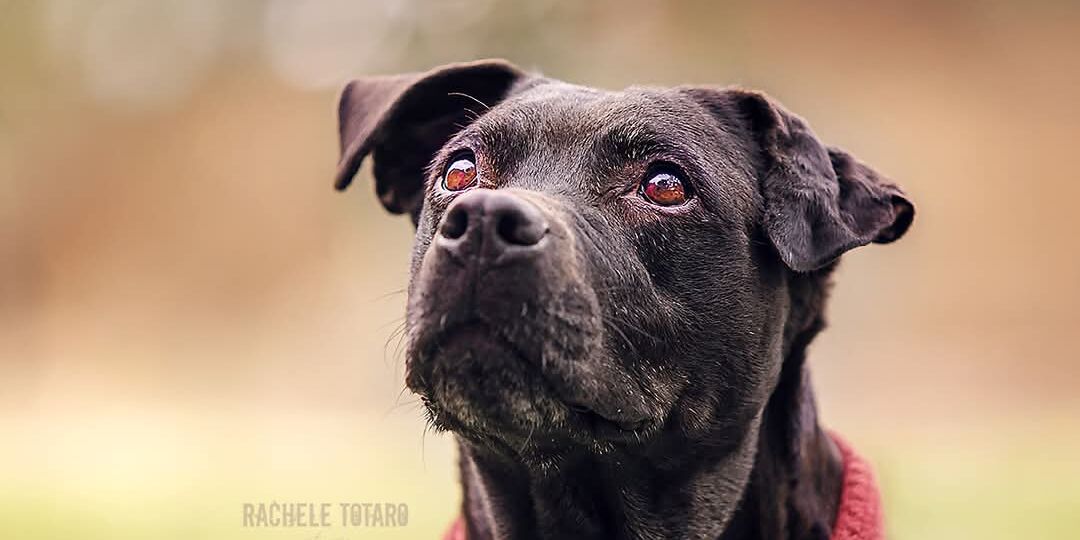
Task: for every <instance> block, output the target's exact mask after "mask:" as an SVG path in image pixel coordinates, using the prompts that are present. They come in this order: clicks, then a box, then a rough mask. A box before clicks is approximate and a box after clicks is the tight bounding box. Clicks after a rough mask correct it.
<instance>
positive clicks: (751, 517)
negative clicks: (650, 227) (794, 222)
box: [460, 279, 843, 540]
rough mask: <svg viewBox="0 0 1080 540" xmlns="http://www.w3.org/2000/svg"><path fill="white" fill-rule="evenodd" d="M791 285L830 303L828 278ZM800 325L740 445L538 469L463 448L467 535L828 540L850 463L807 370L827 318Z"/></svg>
mask: <svg viewBox="0 0 1080 540" xmlns="http://www.w3.org/2000/svg"><path fill="white" fill-rule="evenodd" d="M821 281H823V279H821ZM791 285H792V291H791V292H792V295H793V301H794V302H796V303H803V302H806V303H803V304H802V305H804V306H807V305H809V306H810V307H812V308H819V307H821V304H822V303H823V301H824V287H819V286H821V285H823V284H822V283H821V282H820V281H817V282H815V283H810V284H800V283H792V284H791ZM811 285H813V286H811ZM818 291H821V293H820V294H819V292H818ZM803 293H805V294H808V295H809V296H808V297H798V295H799V294H803ZM805 313H806V312H803V314H805ZM801 319H802V320H800V318H799V317H793V318H792V320H790V321H789V322H788V326H787V331H786V333H787V335H786V336H785V338H786V339H785V343H786V346H785V360H784V367H783V369H782V371H781V375H780V380H779V381H778V383H777V386H776V389H775V390H774V391H773V393H772V395H771V397H770V399H769V401H768V403H767V405H766V406H765V408H764V410H763V411H762V414H761V415H759V417H758V418H757V419H755V421H754V422H753V424H752V426H751V428H750V429H748V430H746V431H745V432H744V434H743V436H742V437H741V438H738V439H739V440H737V441H735V442H730V440H731V439H732V438H731V437H730V436H728V437H719V439H722V440H724V441H727V442H724V443H716V444H708V443H706V444H697V445H681V446H682V447H680V445H673V446H670V447H666V448H663V449H659V450H658V451H654V452H651V453H648V454H646V455H641V454H634V455H629V454H625V453H614V454H605V455H602V456H597V455H596V454H594V453H591V452H586V451H582V452H581V453H580V454H569V455H566V456H562V457H561V459H560V460H559V462H558V466H547V467H537V466H531V465H529V464H527V463H525V462H524V461H523V460H520V459H515V458H514V457H512V456H508V455H506V454H504V453H499V452H494V451H490V450H488V449H486V448H484V447H479V446H474V445H472V444H470V443H468V442H465V441H461V443H460V453H461V464H460V465H461V477H462V484H463V486H464V512H465V521H466V529H467V538H468V539H469V540H485V539H488V538H722V539H723V540H741V539H748V538H813V539H822V540H824V539H826V538H828V537H829V535H830V533H831V529H832V525H833V520H834V518H835V516H836V512H837V508H838V505H839V500H840V492H841V486H842V480H843V478H842V476H843V473H842V470H843V465H842V462H841V457H840V454H839V451H838V449H837V448H836V447H835V445H834V444H833V442H832V441H831V439H830V437H829V436H828V435H827V434H826V433H825V432H824V431H823V430H822V429H821V427H820V425H819V424H818V420H817V411H816V405H815V402H814V397H813V392H812V390H811V387H810V381H809V376H808V373H807V370H806V369H805V367H804V360H805V351H806V346H807V345H808V344H809V343H810V341H811V340H812V339H813V337H814V335H816V334H817V333H818V331H820V330H821V328H822V327H823V326H824V324H823V322H822V319H821V316H820V310H819V309H813V310H812V311H810V312H809V316H803V317H801Z"/></svg>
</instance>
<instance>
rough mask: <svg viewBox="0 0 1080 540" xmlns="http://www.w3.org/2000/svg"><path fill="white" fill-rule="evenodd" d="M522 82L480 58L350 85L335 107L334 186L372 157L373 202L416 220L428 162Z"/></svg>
mask: <svg viewBox="0 0 1080 540" xmlns="http://www.w3.org/2000/svg"><path fill="white" fill-rule="evenodd" d="M523 76H524V73H523V72H522V71H520V70H519V69H518V68H516V67H514V66H513V65H511V64H509V63H507V62H505V61H501V60H481V61H476V62H468V63H462V64H451V65H446V66H442V67H439V68H435V69H433V70H431V71H428V72H426V73H410V74H405V75H393V76H382V77H365V78H362V79H356V80H354V81H352V82H350V83H349V84H348V85H346V86H345V89H344V90H343V91H342V93H341V98H340V101H339V103H338V122H339V131H340V136H341V158H340V160H339V161H338V170H337V177H336V181H335V183H334V186H335V187H336V188H337V189H338V190H343V189H345V188H346V187H348V186H349V184H350V183H351V182H352V179H353V176H354V175H356V171H357V170H358V169H359V168H360V164H361V163H362V162H363V160H364V157H366V156H367V155H368V154H369V153H371V154H373V158H374V160H375V169H374V173H375V192H376V193H377V194H378V196H379V200H380V201H381V202H382V204H383V206H384V207H386V209H387V210H389V211H390V212H392V213H395V214H402V213H405V212H408V213H410V214H411V215H412V217H413V221H414V222H415V221H416V220H417V217H418V216H419V212H420V207H421V205H422V202H423V198H424V196H423V193H424V190H423V187H424V171H425V168H426V166H427V164H428V162H429V161H430V160H431V158H432V157H433V156H434V155H435V153H436V152H438V150H439V148H441V147H442V146H443V145H444V144H445V143H446V141H447V140H449V139H450V137H451V136H453V134H454V133H455V132H457V131H458V130H459V129H461V128H462V127H463V126H465V125H466V124H468V123H469V122H471V121H473V120H475V119H476V118H477V117H479V115H481V114H483V113H484V112H485V110H486V108H488V107H491V106H494V104H495V103H496V102H498V101H499V100H501V99H502V98H503V97H505V95H506V94H507V93H508V92H509V90H510V88H511V87H512V86H513V85H514V83H515V82H517V81H518V80H519V79H521V78H522V77H523Z"/></svg>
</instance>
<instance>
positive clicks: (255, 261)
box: [0, 0, 1080, 540]
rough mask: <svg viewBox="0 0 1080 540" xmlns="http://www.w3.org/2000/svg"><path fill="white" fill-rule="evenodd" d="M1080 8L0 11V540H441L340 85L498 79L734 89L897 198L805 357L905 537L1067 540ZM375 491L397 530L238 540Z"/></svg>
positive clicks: (408, 5)
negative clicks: (272, 510) (299, 511)
mask: <svg viewBox="0 0 1080 540" xmlns="http://www.w3.org/2000/svg"><path fill="white" fill-rule="evenodd" d="M1078 35H1080V5H1078V4H1076V3H1070V2H1051V1H1045V2H1043V1H1035V2H1004V1H997V2H995V1H990V2H982V1H980V2H975V1H968V2H929V1H924V2H906V3H903V4H890V3H884V2H873V3H871V2H813V3H808V2H802V3H791V4H781V3H771V2H759V3H754V4H753V5H752V6H750V5H735V3H728V2H645V1H631V0H607V1H596V2H574V1H566V2H558V1H552V0H532V1H527V2H525V1H523V2H508V1H505V2H504V1H495V0H487V1H477V2H469V1H464V0H456V1H432V2H424V1H420V0H388V1H377V0H368V1H362V0H359V1H358V0H349V1H345V0H340V1H310V0H267V1H247V0H244V1H241V0H236V1H227V2H226V1H219V2H210V1H204V0H107V1H99V0H39V1H31V0H0V263H2V264H0V536H2V537H4V538H13V539H14V538H18V539H23V540H31V539H57V538H80V539H83V538H86V539H97V538H102V539H104V538H108V539H126V538H162V539H168V538H185V539H193V538H223V539H224V538H230V539H231V538H290V539H295V540H300V539H302V538H316V537H317V536H316V535H317V534H322V536H321V537H322V538H350V539H351V538H437V537H439V534H440V532H441V531H442V529H443V528H444V526H445V525H446V524H447V523H448V521H449V520H450V518H451V517H452V516H453V515H455V513H456V511H457V506H458V501H459V497H460V494H459V490H458V487H457V482H456V471H455V465H454V451H453V445H452V441H451V440H450V438H449V437H447V436H442V435H436V434H431V433H427V434H425V429H424V422H423V420H422V413H421V410H420V407H419V405H418V404H417V403H416V401H415V400H414V399H413V398H412V397H411V396H410V395H409V394H407V393H403V392H402V388H403V381H402V378H403V371H404V370H403V366H402V354H401V348H400V340H399V339H398V338H397V336H396V335H395V331H396V330H397V329H398V328H399V327H400V325H401V321H402V314H403V313H404V294H403V292H402V290H403V288H404V286H405V283H406V268H407V264H408V253H409V244H410V240H411V235H412V229H411V225H410V224H409V222H408V220H407V219H405V218H401V217H395V216H390V215H388V214H385V213H384V212H383V211H382V209H381V208H380V207H379V206H378V204H377V202H376V200H375V198H374V197H373V196H372V195H373V189H372V185H371V179H370V172H369V171H368V170H367V168H365V169H364V170H363V171H362V172H361V174H360V177H359V178H358V180H357V183H356V185H355V186H354V189H351V190H349V191H348V192H346V193H344V194H339V193H336V192H334V191H333V190H332V189H331V182H332V176H333V171H334V168H335V163H336V160H337V157H338V142H337V139H336V118H335V106H336V103H335V99H336V93H337V91H338V90H339V88H340V87H341V86H342V84H343V83H344V82H345V81H347V80H348V79H350V78H352V77H356V76H361V75H367V74H377V73H396V72H401V71H414V70H423V69H427V68H429V67H432V66H434V65H437V64H440V63H445V62H451V61H461V60H467V59H473V58H481V57H492V56H498V57H506V58H508V59H510V60H512V61H514V62H517V63H518V64H519V65H521V66H523V67H526V68H531V69H537V70H541V71H542V72H544V73H545V74H547V75H550V76H553V77H557V78H562V79H566V80H569V81H573V82H578V83H583V84H588V85H597V86H601V87H606V88H621V87H624V86H628V85H631V84H639V83H647V84H661V85H667V84H680V83H711V84H728V83H736V84H741V85H744V86H749V87H755V88H760V89H763V90H765V91H767V92H769V93H771V94H772V95H774V96H776V97H777V98H779V99H780V100H781V101H782V102H784V103H785V104H786V105H787V106H788V107H789V108H791V109H792V110H794V111H796V112H798V113H799V114H801V115H803V116H804V117H806V118H807V119H808V120H809V121H810V122H811V124H812V125H813V126H814V128H815V129H816V131H817V133H818V134H819V135H820V136H821V137H822V139H824V140H826V141H828V142H829V143H832V144H836V145H839V146H843V147H845V148H847V149H848V150H850V151H851V152H852V153H854V154H855V155H857V156H859V157H860V158H861V159H863V160H864V161H866V162H868V163H871V164H873V165H874V166H875V167H876V168H877V169H879V170H880V171H882V172H884V173H886V174H888V175H889V176H891V177H893V178H895V179H896V180H897V181H898V182H900V183H901V185H903V186H904V187H905V188H906V189H907V191H908V193H909V194H910V195H911V196H912V198H913V199H914V200H915V202H916V205H917V207H918V216H917V219H916V222H915V225H914V227H913V228H912V230H911V232H910V233H909V235H908V236H907V237H905V238H904V239H903V240H902V241H900V242H899V243H897V244H894V245H890V246H888V247H882V246H875V247H868V248H864V249H861V250H856V251H855V252H852V253H850V254H848V255H847V256H846V257H845V262H844V264H843V265H842V266H841V269H840V271H839V273H838V276H837V277H838V279H837V286H836V289H835V293H834V296H833V301H832V305H831V309H830V313H831V322H832V327H831V328H830V329H829V330H828V331H827V332H825V333H824V334H823V335H822V336H821V337H820V338H819V339H818V341H817V342H816V344H815V345H814V347H813V350H812V353H811V360H810V361H811V365H812V366H813V367H812V370H813V374H814V377H815V379H816V386H817V394H818V397H819V401H820V405H821V408H822V409H823V413H822V414H823V417H824V421H825V423H826V424H827V425H828V426H830V427H832V428H835V429H837V430H839V431H840V432H842V433H844V434H845V435H846V436H847V437H848V438H849V439H851V440H852V441H853V442H854V443H855V444H856V446H857V447H859V448H860V449H861V450H862V451H863V452H864V453H865V454H867V455H868V457H869V458H870V459H871V460H872V461H873V462H874V463H875V464H876V466H877V468H878V474H879V477H880V480H881V483H882V485H883V489H884V497H885V504H886V507H887V509H886V516H887V518H888V528H889V530H890V533H891V535H892V537H893V538H898V539H936V538H941V539H946V538H948V539H955V538H1065V537H1070V536H1071V537H1075V536H1074V535H1075V534H1076V533H1075V531H1076V530H1078V529H1080V392H1078V389H1080V366H1078V361H1080V358H1078V353H1077V347H1076V346H1074V345H1072V344H1071V343H1070V340H1071V339H1072V338H1073V337H1074V336H1076V335H1077V328H1078V324H1080V314H1078V313H1077V311H1076V309H1077V308H1076V306H1077V305H1078V304H1080V285H1078V284H1077V279H1078V278H1080V241H1078V240H1077V238H1076V236H1077V233H1080V212H1077V211H1076V209H1075V208H1073V207H1074V205H1076V204H1077V201H1078V200H1080V173H1078V170H1080V169H1078V168H1077V166H1076V164H1075V162H1074V159H1075V154H1076V152H1077V150H1076V148H1075V145H1076V144H1077V135H1078V134H1080V129H1078V128H1080V100H1078V99H1077V96H1080V54H1077V52H1078V51H1080V43H1078V38H1077V36H1078ZM262 501H265V502H270V501H278V502H288V501H297V502H305V501H312V502H320V501H326V502H334V503H336V502H351V501H361V502H383V501H385V502H394V503H405V504H408V505H409V524H408V526H407V527H405V528H399V529H349V530H331V531H321V532H320V531H314V530H309V531H304V530H296V529H292V530H289V529H263V530H251V529H244V528H242V527H241V523H242V522H241V505H242V504H243V503H245V502H262Z"/></svg>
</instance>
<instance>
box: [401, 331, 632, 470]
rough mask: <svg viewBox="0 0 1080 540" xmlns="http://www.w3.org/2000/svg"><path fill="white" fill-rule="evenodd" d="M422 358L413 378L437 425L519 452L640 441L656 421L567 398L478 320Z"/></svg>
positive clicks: (416, 360)
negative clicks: (605, 412) (618, 416)
mask: <svg viewBox="0 0 1080 540" xmlns="http://www.w3.org/2000/svg"><path fill="white" fill-rule="evenodd" d="M452 334H453V337H450V338H444V339H442V340H439V341H438V342H437V343H435V344H434V345H432V346H430V347H429V348H428V350H427V351H426V352H425V353H424V354H423V355H422V356H413V355H410V361H409V369H408V371H409V373H408V376H407V384H408V386H409V388H410V389H411V390H412V391H414V392H416V393H417V394H419V395H420V396H422V399H423V401H424V404H425V406H426V407H427V410H428V413H429V417H430V420H431V422H432V424H433V426H434V427H435V428H436V429H439V430H448V431H452V432H455V433H457V434H458V435H460V436H462V437H465V438H466V439H469V440H472V441H474V442H477V443H481V444H485V445H488V446H494V447H499V448H503V449H511V450H513V451H514V452H515V453H534V454H544V453H557V452H562V451H565V450H566V449H567V448H574V447H582V446H584V447H588V448H592V449H596V450H606V449H609V448H610V447H611V445H613V444H616V443H626V442H640V441H641V440H642V439H643V436H644V435H646V434H648V433H649V432H650V427H651V426H652V425H653V424H651V423H649V422H646V421H632V422H631V421H625V420H609V419H607V418H605V417H604V416H602V415H600V414H598V413H596V412H594V411H593V410H592V409H591V408H590V407H589V406H588V405H587V404H582V403H577V402H572V401H567V400H565V399H564V398H563V397H561V396H562V395H564V394H568V393H572V392H560V391H558V389H556V388H553V386H552V384H551V382H550V381H548V380H547V379H546V378H545V377H544V375H543V373H542V372H541V369H540V367H539V366H536V365H534V364H533V363H532V362H529V361H528V360H526V358H525V355H524V354H522V352H521V351H520V350H518V349H517V348H516V347H515V346H514V345H513V344H512V343H509V342H508V341H506V340H504V339H502V338H501V337H499V336H498V335H497V334H496V333H495V332H492V331H491V330H490V329H487V328H485V327H483V326H482V325H477V326H476V327H474V328H468V329H457V330H456V331H455V332H453V333H452Z"/></svg>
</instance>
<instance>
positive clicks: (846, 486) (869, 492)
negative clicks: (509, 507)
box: [443, 433, 885, 540]
mask: <svg viewBox="0 0 1080 540" xmlns="http://www.w3.org/2000/svg"><path fill="white" fill-rule="evenodd" d="M829 435H830V436H831V437H832V440H833V442H834V443H836V446H837V448H839V449H840V455H841V456H842V457H843V460H844V483H843V487H842V488H841V491H840V508H839V509H838V510H837V513H836V522H835V523H834V524H833V532H832V540H885V526H884V523H883V519H882V518H883V516H882V512H881V497H880V495H879V494H878V487H877V481H875V480H874V471H873V469H872V468H871V467H870V463H868V462H867V461H866V460H865V459H863V458H862V457H861V456H859V455H858V454H856V453H855V450H853V449H852V448H851V446H849V445H848V444H847V442H846V441H844V439H842V438H840V436H839V435H837V434H835V433H830V434H829ZM443 540H466V538H465V519H464V518H463V517H458V518H457V519H456V520H454V523H453V524H452V525H451V526H450V529H449V530H447V531H446V535H444V536H443Z"/></svg>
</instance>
